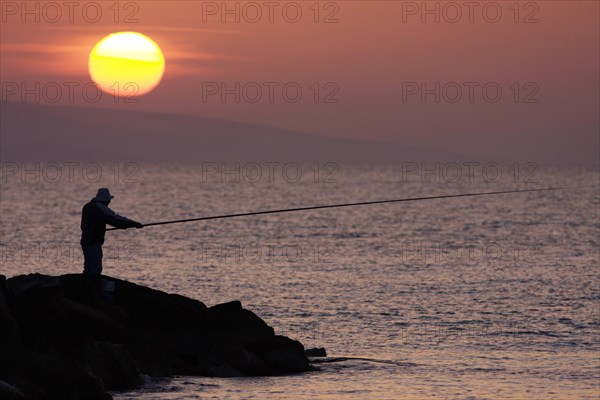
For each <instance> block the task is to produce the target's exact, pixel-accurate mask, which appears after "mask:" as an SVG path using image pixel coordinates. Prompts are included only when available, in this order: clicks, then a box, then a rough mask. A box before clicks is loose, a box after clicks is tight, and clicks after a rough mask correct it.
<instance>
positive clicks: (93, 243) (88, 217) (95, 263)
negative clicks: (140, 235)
mask: <svg viewBox="0 0 600 400" xmlns="http://www.w3.org/2000/svg"><path fill="white" fill-rule="evenodd" d="M113 198H114V196H111V194H110V192H109V191H108V189H107V188H100V189H98V193H97V194H96V197H94V198H93V199H92V200H90V202H89V203H87V204H86V205H85V206H83V210H82V211H81V242H80V243H81V249H82V250H83V258H84V262H83V273H84V274H90V275H100V274H101V273H102V244H104V233H105V232H106V224H109V225H111V226H114V227H115V228H119V229H127V228H138V229H139V228H142V227H143V226H144V225H142V224H140V223H139V222H136V221H133V220H131V219H129V218H125V217H122V216H120V215H118V214H116V213H115V212H114V211H113V210H111V209H110V208H108V204H109V203H110V201H111V199H113Z"/></svg>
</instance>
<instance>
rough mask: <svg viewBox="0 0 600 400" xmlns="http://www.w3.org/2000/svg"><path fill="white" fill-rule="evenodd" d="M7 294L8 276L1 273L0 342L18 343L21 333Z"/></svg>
mask: <svg viewBox="0 0 600 400" xmlns="http://www.w3.org/2000/svg"><path fill="white" fill-rule="evenodd" d="M7 295H8V288H7V286H6V277H5V276H4V275H0V342H2V343H7V344H13V345H17V344H19V343H20V342H21V335H20V332H19V327H18V326H17V322H16V321H15V319H14V318H13V316H12V313H11V311H10V309H9V308H8V303H7Z"/></svg>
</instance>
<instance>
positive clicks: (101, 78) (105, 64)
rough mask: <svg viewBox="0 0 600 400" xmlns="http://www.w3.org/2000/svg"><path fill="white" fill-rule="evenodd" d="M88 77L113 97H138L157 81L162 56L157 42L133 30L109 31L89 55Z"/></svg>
mask: <svg viewBox="0 0 600 400" xmlns="http://www.w3.org/2000/svg"><path fill="white" fill-rule="evenodd" d="M89 70H90V76H91V78H92V80H93V81H94V82H96V83H97V84H98V85H99V86H100V88H101V89H102V90H103V91H104V92H107V93H110V94H113V95H115V96H141V95H144V94H146V93H149V92H151V91H152V90H153V89H154V88H155V87H156V86H158V84H159V83H160V81H161V79H162V77H163V74H164V72H165V58H164V56H163V53H162V51H161V49H160V47H158V44H156V42H154V41H153V40H152V39H150V38H149V37H148V36H145V35H142V34H141V33H137V32H118V33H112V34H110V35H108V36H106V37H105V38H104V39H102V40H101V41H99V42H98V43H97V44H96V46H94V48H93V49H92V52H91V53H90V58H89Z"/></svg>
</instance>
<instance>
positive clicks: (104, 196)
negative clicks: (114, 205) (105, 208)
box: [92, 188, 115, 201]
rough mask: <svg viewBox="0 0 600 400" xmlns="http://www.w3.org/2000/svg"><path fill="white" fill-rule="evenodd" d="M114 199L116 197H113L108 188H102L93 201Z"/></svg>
mask: <svg viewBox="0 0 600 400" xmlns="http://www.w3.org/2000/svg"><path fill="white" fill-rule="evenodd" d="M114 197H115V196H112V195H111V194H110V192H109V191H108V189H107V188H100V189H98V193H97V194H96V197H94V198H93V199H92V200H96V201H110V200H111V199H112V198H114Z"/></svg>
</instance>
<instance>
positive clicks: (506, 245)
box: [0, 163, 600, 400]
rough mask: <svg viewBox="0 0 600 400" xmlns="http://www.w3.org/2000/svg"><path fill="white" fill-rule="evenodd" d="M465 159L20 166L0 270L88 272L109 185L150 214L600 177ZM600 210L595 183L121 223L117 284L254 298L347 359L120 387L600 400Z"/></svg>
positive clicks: (254, 305) (268, 317)
mask: <svg viewBox="0 0 600 400" xmlns="http://www.w3.org/2000/svg"><path fill="white" fill-rule="evenodd" d="M254 164H256V165H254ZM276 164H277V165H276ZM458 167H459V168H458V169H457V166H456V165H438V166H436V165H433V164H429V165H423V164H414V163H410V164H403V165H396V166H365V165H361V166H347V165H338V164H335V163H324V164H319V163H314V164H306V165H305V164H296V163H292V165H286V164H285V163H271V164H268V163H267V164H264V163H249V164H245V165H241V166H240V165H237V166H236V165H235V164H228V165H223V164H218V163H206V164H200V165H190V166H181V165H179V166H178V165H138V164H131V163H117V164H102V165H99V164H98V165H96V164H94V165H92V166H91V167H90V165H85V164H84V163H81V164H78V165H75V166H74V165H73V164H70V165H66V166H61V165H49V164H48V165H44V164H41V165H40V164H38V165H37V166H35V165H34V166H31V165H29V166H28V167H27V166H24V165H21V164H15V165H12V166H11V168H9V169H4V167H3V176H2V185H1V193H0V235H1V237H0V238H1V242H0V243H1V245H0V248H1V250H2V267H1V269H0V273H1V274H4V275H7V276H8V277H11V276H15V275H19V274H26V273H33V272H39V273H44V274H65V273H76V272H80V271H81V270H82V264H83V260H82V255H81V251H80V248H79V245H78V240H79V235H80V229H79V223H80V212H81V207H82V206H83V205H84V203H85V202H87V201H89V199H90V198H91V197H93V196H94V194H95V191H96V189H97V188H98V187H101V186H108V187H109V188H110V190H111V192H112V193H113V194H114V195H115V199H114V200H113V202H112V203H111V207H112V208H113V209H114V210H115V211H117V212H119V213H121V214H123V215H126V216H128V217H130V218H133V219H136V220H139V221H141V222H143V223H149V222H156V221H164V220H172V219H181V218H193V217H202V216H210V215H221V214H231V213H238V212H249V211H257V210H269V209H279V208H289V207H302V206H311V205H321V204H335V203H346V202H354V201H366V200H381V199H389V198H403V197H422V196H432V195H444V194H455V193H468V192H479V191H497V190H504V189H513V188H525V189H526V188H536V187H549V186H580V185H594V184H595V185H597V184H598V181H599V174H598V171H597V170H596V169H586V168H541V167H537V166H535V165H534V166H533V167H532V166H531V165H516V166H515V165H505V166H500V165H493V166H492V167H487V169H484V168H483V165H482V164H480V165H479V166H478V167H477V168H476V169H475V170H472V171H471V172H473V173H469V169H468V168H472V166H471V167H465V166H464V165H463V166H461V165H459V166H458ZM27 168H29V169H27ZM36 168H37V169H36ZM465 168H467V169H465ZM23 171H25V172H27V171H30V172H29V173H24V174H23V173H22V172H23ZM31 171H34V172H33V173H32V172H31ZM36 171H37V172H36ZM498 171H500V173H498ZM58 172H60V174H59V173H58ZM459 172H460V176H459V174H458V173H459ZM599 204H600V200H599V193H598V189H597V188H592V189H570V190H565V191H555V192H554V191H553V192H532V193H522V194H505V195H496V196H482V197H472V198H457V199H440V200H428V201H419V202H407V203H398V204H388V205H375V206H361V207H354V208H338V209H326V210H319V211H307V212H298V213H286V214H271V215H262V216H254V217H244V218H234V219H222V220H212V221H205V222H194V223H186V224H174V225H163V226H156V227H147V228H144V229H141V230H135V229H131V230H126V231H116V232H108V233H107V237H106V243H105V246H104V254H105V259H104V273H105V274H107V275H111V276H115V277H118V278H122V279H127V280H130V281H133V282H136V283H138V284H141V285H147V286H150V287H153V288H156V289H160V290H164V291H168V292H174V293H179V294H182V295H185V296H189V297H193V298H195V299H198V300H201V301H203V302H204V303H205V304H207V305H208V306H211V305H214V304H218V303H222V302H227V301H230V300H241V302H242V304H243V305H244V307H246V308H248V309H250V310H252V311H254V312H255V313H256V314H258V315H259V316H260V317H261V318H263V319H264V320H265V321H266V322H267V323H268V324H269V325H271V326H273V327H274V328H275V331H276V333H278V334H283V335H287V336H290V337H292V338H295V339H298V340H300V341H301V342H302V343H303V344H304V345H305V346H306V347H325V348H326V349H327V353H328V356H330V358H328V359H326V360H328V361H331V362H325V363H320V364H318V365H317V366H318V368H319V369H318V370H317V371H314V372H310V373H306V374H299V375H292V376H281V377H266V378H235V379H221V378H205V377H176V378H173V379H165V380H156V381H151V380H149V381H148V382H147V384H146V385H145V386H144V387H143V388H142V389H141V390H138V391H132V392H125V393H115V394H114V396H115V398H117V399H137V398H139V399H160V400H162V399H188V398H189V399H193V398H202V399H210V398H214V399H301V398H307V399H308V398H310V399H313V398H317V399H400V398H414V399H422V398H438V399H439V398H442V399H443V398H469V399H496V398H502V399H525V398H536V399H598V397H599V396H600V360H599V357H600V356H599V354H600V269H599V268H600V266H599V261H600V247H599V246H600V239H599V232H600V230H599V228H600V222H599ZM332 358H333V359H332Z"/></svg>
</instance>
